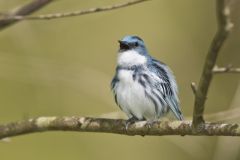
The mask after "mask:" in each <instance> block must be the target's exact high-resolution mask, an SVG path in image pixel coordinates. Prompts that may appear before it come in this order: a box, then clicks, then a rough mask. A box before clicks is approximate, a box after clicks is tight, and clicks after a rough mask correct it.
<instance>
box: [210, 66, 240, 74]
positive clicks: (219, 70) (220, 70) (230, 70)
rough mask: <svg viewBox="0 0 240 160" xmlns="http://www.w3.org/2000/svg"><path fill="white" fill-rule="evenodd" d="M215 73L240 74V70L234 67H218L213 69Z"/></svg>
mask: <svg viewBox="0 0 240 160" xmlns="http://www.w3.org/2000/svg"><path fill="white" fill-rule="evenodd" d="M213 73H214V74H217V73H240V68H234V67H233V66H232V65H228V66H226V67H218V66H217V65H216V66H215V67H214V68H213Z"/></svg>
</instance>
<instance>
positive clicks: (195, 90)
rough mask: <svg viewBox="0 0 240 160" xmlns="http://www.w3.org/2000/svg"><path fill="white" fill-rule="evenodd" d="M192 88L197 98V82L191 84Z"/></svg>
mask: <svg viewBox="0 0 240 160" xmlns="http://www.w3.org/2000/svg"><path fill="white" fill-rule="evenodd" d="M191 88H192V91H193V94H194V95H195V96H196V94H197V86H196V83H195V82H192V83H191Z"/></svg>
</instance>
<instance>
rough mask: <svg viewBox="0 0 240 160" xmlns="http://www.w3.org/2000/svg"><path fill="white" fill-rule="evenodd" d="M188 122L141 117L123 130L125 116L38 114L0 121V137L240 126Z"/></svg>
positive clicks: (237, 131)
mask: <svg viewBox="0 0 240 160" xmlns="http://www.w3.org/2000/svg"><path fill="white" fill-rule="evenodd" d="M191 125H192V123H191V122H190V121H173V122H170V121H158V122H155V123H153V124H152V125H151V127H149V124H148V123H147V122H146V121H141V122H137V123H134V124H131V125H129V127H128V130H127V131H126V120H123V119H104V118H89V117H39V118H35V119H28V120H24V121H19V122H13V123H8V124H5V125H0V139H3V138H6V137H13V136H18V135H23V134H29V133H36V132H46V131H78V132H97V133H100V132H101V133H114V134H121V135H141V136H146V135H149V136H163V135H181V136H184V135H205V136H214V135H215V136H240V127H239V125H238V124H221V123H205V124H204V125H203V129H202V130H201V131H200V132H194V131H193V130H192V126H191Z"/></svg>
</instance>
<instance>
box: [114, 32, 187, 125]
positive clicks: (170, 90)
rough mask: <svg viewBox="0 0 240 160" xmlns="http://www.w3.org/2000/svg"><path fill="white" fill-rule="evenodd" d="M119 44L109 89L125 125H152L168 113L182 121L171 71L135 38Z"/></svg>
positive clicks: (140, 40) (124, 39) (126, 38)
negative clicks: (122, 113)
mask: <svg viewBox="0 0 240 160" xmlns="http://www.w3.org/2000/svg"><path fill="white" fill-rule="evenodd" d="M119 44H120V49H119V51H118V57H117V67H116V73H115V76H114V78H113V80H112V83H111V87H112V91H113V93H114V97H115V101H116V103H117V105H118V106H119V107H120V108H121V110H122V111H123V112H125V113H126V114H127V116H128V118H129V119H128V121H127V123H133V122H135V121H140V120H147V121H149V122H152V121H155V120H158V119H159V118H161V117H163V116H165V115H166V114H167V113H168V112H169V111H171V112H173V114H174V115H175V117H176V118H177V119H178V120H183V115H182V112H181V110H180V107H179V99H178V87H177V84H176V81H175V78H174V76H173V74H172V71H171V70H170V68H169V67H168V66H167V65H166V64H164V63H162V62H160V61H158V60H156V59H154V58H153V57H151V56H150V55H149V53H148V51H147V48H146V46H145V44H144V42H143V40H142V39H141V38H139V37H138V36H126V37H124V38H123V39H122V40H119Z"/></svg>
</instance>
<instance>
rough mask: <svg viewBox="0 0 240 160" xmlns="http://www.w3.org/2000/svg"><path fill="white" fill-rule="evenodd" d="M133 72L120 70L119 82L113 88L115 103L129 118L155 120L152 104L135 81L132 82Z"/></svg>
mask: <svg viewBox="0 0 240 160" xmlns="http://www.w3.org/2000/svg"><path fill="white" fill-rule="evenodd" d="M132 74H133V71H131V70H120V71H119V75H118V78H119V82H118V84H117V85H116V87H115V93H116V94H117V101H118V103H119V105H120V107H121V108H122V110H123V111H124V112H125V113H126V114H127V115H128V117H129V118H131V117H132V116H133V115H134V116H135V117H137V118H138V119H143V118H146V119H157V114H156V111H155V106H154V104H153V103H152V102H151V101H150V99H149V98H147V97H146V95H145V90H144V87H143V86H142V85H140V84H139V83H138V81H137V80H135V81H134V80H133V77H132Z"/></svg>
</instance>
